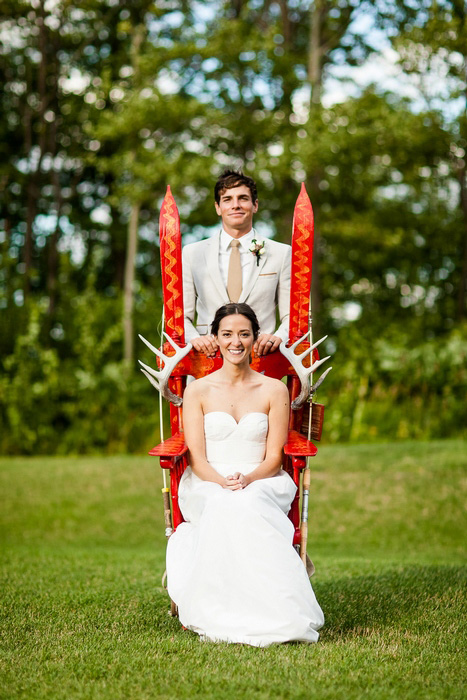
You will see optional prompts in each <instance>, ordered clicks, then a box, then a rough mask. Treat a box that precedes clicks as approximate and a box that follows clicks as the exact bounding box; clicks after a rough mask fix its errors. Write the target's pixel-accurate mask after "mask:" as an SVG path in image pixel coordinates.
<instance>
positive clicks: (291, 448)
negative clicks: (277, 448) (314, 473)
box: [284, 430, 318, 468]
mask: <svg viewBox="0 0 467 700" xmlns="http://www.w3.org/2000/svg"><path fill="white" fill-rule="evenodd" d="M317 452H318V448H317V447H315V445H313V443H312V442H310V441H309V440H307V439H306V437H304V436H303V435H301V434H300V433H299V432H298V431H297V430H289V435H288V438H287V442H286V444H285V445H284V454H285V455H287V457H292V459H293V458H294V457H295V458H296V459H297V458H298V459H297V462H298V461H300V462H303V467H304V466H305V459H303V458H304V457H314V456H315V455H316V454H317ZM300 458H301V459H300ZM294 466H297V467H299V464H298V463H297V464H296V465H294ZM299 468H300V467H299Z"/></svg>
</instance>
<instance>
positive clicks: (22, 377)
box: [0, 0, 467, 451]
mask: <svg viewBox="0 0 467 700" xmlns="http://www.w3.org/2000/svg"><path fill="white" fill-rule="evenodd" d="M466 47H467V27H466V10H465V6H464V4H463V3H461V2H459V1H458V0H440V1H439V2H438V3H433V2H431V0H423V2H420V3H413V2H410V1H409V0H367V1H366V2H363V3H362V2H357V0H314V1H313V2H308V1H307V2H305V1H304V0H303V1H302V0H280V1H277V2H275V1H272V2H271V0H236V1H235V2H222V1H221V0H210V1H209V2H204V3H200V2H197V1H195V0H171V1H170V2H168V1H167V0H156V1H154V0H136V1H135V2H132V3H124V2H122V1H121V0H87V1H86V2H85V3H79V5H76V4H74V3H71V2H69V1H68V0H58V1H57V2H52V1H51V0H17V1H16V2H12V0H3V1H2V2H1V3H0V81H1V85H2V92H1V100H0V110H1V118H0V156H1V157H0V255H1V270H0V314H1V324H2V333H1V334H0V335H1V337H0V349H1V351H2V358H3V359H2V363H3V369H4V378H3V380H2V381H3V383H2V393H1V395H0V405H1V415H2V419H3V422H4V425H5V427H6V428H7V431H6V433H7V435H10V437H9V438H7V439H6V442H5V443H4V445H3V447H4V449H5V450H8V451H21V450H22V449H25V450H26V451H28V450H34V449H38V447H37V446H38V444H39V442H41V440H42V445H43V446H45V445H47V450H50V451H52V450H53V449H54V447H53V445H54V436H55V444H56V445H57V449H61V450H62V451H73V445H74V447H75V449H77V450H81V451H83V450H86V449H98V448H99V449H101V448H102V446H103V445H104V444H106V443H108V444H111V445H113V446H114V447H113V448H112V449H130V448H131V449H133V448H134V447H135V445H134V442H132V440H131V439H129V438H128V439H127V438H126V437H122V438H121V439H120V438H114V437H110V435H111V434H113V435H118V433H119V431H121V432H120V435H124V434H126V435H127V436H128V435H129V434H130V433H131V430H132V428H131V426H132V425H136V424H138V421H139V420H140V419H139V418H137V417H135V416H136V414H135V413H134V409H133V408H132V409H131V410H130V406H133V407H134V403H132V401H133V398H131V397H136V396H137V397H138V400H140V401H141V410H142V411H143V412H145V413H146V414H147V415H150V414H151V412H152V410H153V406H152V402H153V400H154V397H153V396H152V394H150V391H149V389H146V388H145V389H136V388H135V387H139V384H138V382H139V381H140V380H139V379H138V378H137V377H135V376H134V373H132V371H131V369H130V372H128V362H127V364H126V365H125V364H124V363H123V362H122V358H123V335H124V333H123V325H122V323H123V321H125V329H126V330H125V337H126V341H125V348H126V351H125V352H126V357H127V361H128V360H129V359H130V358H131V356H132V353H133V350H132V345H133V340H134V337H135V334H136V332H137V331H138V332H141V331H142V330H143V329H144V331H145V334H146V335H148V336H149V337H152V338H153V339H156V338H155V334H156V327H157V325H158V323H159V317H160V298H161V290H160V271H159V260H158V247H157V217H158V210H159V208H160V204H161V201H162V198H163V195H164V191H165V188H166V185H167V184H169V183H170V184H171V186H172V191H173V192H174V194H175V197H176V200H177V203H178V206H179V210H180V214H181V221H182V231H183V234H184V236H185V240H186V241H191V240H195V239H199V238H201V237H202V236H205V235H207V233H208V232H209V230H210V229H211V227H213V226H214V225H215V224H216V221H217V217H216V215H215V212H214V208H213V206H212V186H213V182H214V180H215V178H216V176H217V175H218V173H219V172H220V171H221V170H222V169H223V168H224V167H225V166H230V165H233V166H235V167H239V168H243V169H244V171H245V172H246V173H248V174H250V175H252V176H253V177H255V179H256V180H257V182H258V190H259V199H260V211H259V216H258V223H259V226H260V230H261V231H266V232H268V233H269V234H272V235H274V236H275V237H276V238H277V239H279V240H282V241H286V242H287V241H289V240H290V230H291V222H292V213H293V206H294V202H295V199H296V197H297V195H298V191H299V185H300V183H301V182H302V181H305V183H306V185H307V189H308V191H309V193H310V196H311V199H312V202H313V206H314V209H315V216H316V247H315V262H314V279H313V285H314V293H313V307H314V313H315V319H314V323H315V330H316V332H317V333H318V332H321V331H322V332H326V333H329V340H328V350H331V351H333V352H335V353H336V361H335V363H334V364H335V369H334V371H333V373H332V374H331V375H330V379H329V380H327V381H326V384H328V389H327V397H328V401H329V403H330V405H331V406H334V409H333V408H331V409H330V411H331V416H330V418H329V420H330V425H332V430H330V433H329V434H332V435H334V439H344V438H350V439H354V438H355V439H356V437H362V436H363V435H364V434H365V427H364V426H365V425H366V423H365V417H364V416H365V413H364V411H363V409H361V406H362V403H361V402H360V404H359V405H360V408H358V406H357V404H358V397H359V396H365V397H367V398H368V397H370V396H371V397H373V398H375V397H376V398H375V400H378V396H379V397H380V398H381V396H382V395H383V394H382V393H381V392H382V390H381V387H383V386H384V387H387V391H388V392H389V394H388V396H390V395H391V394H390V387H395V390H396V391H397V392H399V394H398V395H400V396H402V395H403V385H404V383H405V382H406V380H407V378H406V377H404V378H403V377H402V375H401V374H400V373H397V371H396V368H395V366H394V367H393V369H392V370H390V371H389V373H388V372H387V370H386V369H384V370H383V366H384V367H385V366H386V364H385V357H391V356H397V357H399V358H400V362H401V363H403V362H404V361H405V360H404V358H405V357H407V358H412V359H411V360H410V362H409V366H410V367H415V366H416V365H417V362H419V361H420V359H417V358H420V357H422V356H425V354H426V355H427V357H431V358H432V359H433V358H435V357H436V348H438V347H441V346H443V347H444V346H446V347H449V348H451V347H452V348H457V347H458V345H456V344H455V342H454V341H452V342H451V339H452V338H458V337H463V334H464V333H465V330H464V325H463V323H464V321H465V315H466V290H467V169H466V168H467V166H466V158H465V152H466V149H467V116H466V95H467V48H466ZM378 61H379V65H381V66H383V67H384V66H386V67H388V66H389V68H390V69H391V70H392V71H396V70H397V71H399V73H398V80H399V85H400V88H401V89H400V90H399V89H396V90H394V89H392V86H391V85H390V84H388V83H387V81H386V82H385V80H384V75H382V76H381V81H378V82H377V83H375V84H369V83H368V81H367V84H366V86H365V87H364V88H363V89H357V87H356V86H355V85H353V86H352V75H354V74H353V73H352V72H349V71H350V69H351V68H353V69H358V70H359V71H363V70H365V68H368V67H369V66H371V65H377V62H378ZM331 84H332V85H334V86H335V85H336V84H338V85H339V89H340V91H341V96H340V98H339V99H334V100H332V99H331V98H330V87H329V86H330V85H331ZM124 296H125V303H124ZM92 319H94V321H91V320H92ZM89 324H91V325H89ZM93 324H94V325H93ZM376 338H377V339H378V340H381V343H379V344H378V343H375V342H374V341H375V339H376ZM86 343H87V344H88V346H87V345H86ZM443 344H444V345H443ZM87 348H88V349H87ZM417 353H418V354H417ZM420 353H421V354H420ZM93 354H94V355H95V357H94V359H92V356H93ZM446 357H447V358H451V360H452V363H453V364H452V367H451V370H452V372H454V374H452V373H451V374H450V375H449V376H450V377H451V378H453V377H454V376H455V377H456V381H460V382H461V387H464V388H465V384H462V382H465V377H463V375H455V371H456V370H455V367H457V365H456V362H455V352H452V353H451V352H447V354H446ZM451 360H443V362H445V363H448V364H449V362H450V361H451ZM39 362H40V365H41V367H40V368H39V367H38V366H37V364H38V363H39ZM433 362H434V359H433ZM410 363H412V364H410ZM132 366H133V365H132V364H131V360H130V368H131V367H132ZM433 366H434V365H433ZM451 370H449V371H451ZM411 371H412V370H411ZM362 372H363V374H362ZM333 374H334V377H332V375H333ZM448 374H449V372H448ZM415 376H418V374H417V372H415ZM65 377H66V379H65ZM83 377H87V378H88V379H87V380H86V381H87V382H88V383H87V384H86V381H85V380H84V379H83ZM90 377H91V378H92V379H89V378H90ZM112 377H113V379H112ZM331 377H332V378H331ZM343 377H346V380H345V382H344V384H345V391H344V393H341V392H342V384H343V382H342V378H343ZM117 378H118V379H117ZM122 378H124V379H122ZM88 380H89V381H88ZM83 381H84V382H85V384H86V386H87V387H88V389H86V391H88V390H89V391H88V393H87V394H86V392H84V393H82V394H81V393H80V391H81V389H80V387H82V386H84V385H83V384H82V382H83ZM141 381H142V380H141ZM80 382H81V383H80ZM362 382H363V383H362ZM411 386H412V385H411ZM417 386H418V390H416V389H415V386H414V387H413V392H415V393H417V391H418V393H417V396H418V397H422V396H424V393H423V392H424V391H425V388H423V387H426V382H425V383H424V380H422V379H421V378H419V381H418V384H417ZM32 387H35V388H34V389H33V388H32ZM40 387H42V388H40ZM377 387H379V389H377ZM392 390H393V389H391V391H392ZM67 391H69V393H68V394H67ZM385 391H386V389H385ZM436 391H437V390H436ZM436 391H435V395H437V394H436ZM443 391H444V389H443ZM456 391H457V389H456V390H453V394H452V396H453V398H452V402H453V403H452V406H456V405H457V401H458V394H457V393H456ZM63 392H65V393H63ZM112 392H113V393H112ZM374 392H376V393H375V394H374ZM378 392H379V393H378ZM383 393H384V392H383ZM385 395H386V394H385ZM67 396H68V397H69V400H68V398H67ZM98 396H100V397H101V399H98V398H97V397H98ZM70 397H72V398H70ZM102 397H106V399H105V401H109V402H110V403H111V404H112V406H113V409H115V410H112V411H109V412H108V415H107V419H108V422H107V423H105V421H104V423H105V424H104V423H99V420H100V419H99V420H97V416H98V415H99V414H100V412H101V411H103V410H105V409H104V408H103V407H104V404H105V401H103V400H102ZM52 398H53V400H52ZM373 398H372V400H373ZM365 400H366V399H365ZM387 400H388V401H390V399H387ZM355 401H357V404H355ZM385 401H386V399H385ZM93 402H94V403H93ZM383 403H384V402H383ZM407 405H408V404H407ZM60 406H62V407H66V406H68V408H67V409H66V410H65V408H64V409H63V410H64V411H65V413H66V412H67V411H68V414H67V415H68V418H64V417H63V413H62V409H61V408H60ZM70 406H74V408H75V409H76V413H74V412H73V411H71V413H70V410H69V407H70ZM407 410H409V409H407ZM332 411H334V413H332ZM433 411H434V414H433V415H435V412H436V411H435V409H433ZM125 412H127V413H128V414H129V416H130V417H129V416H126V415H125ZM409 412H410V411H409ZM85 414H87V415H89V416H94V417H95V420H96V421H97V423H96V425H98V426H99V427H98V429H96V431H93V430H91V429H90V428H88V427H85V428H83V426H84V425H85V424H84V423H82V422H81V418H79V417H78V416H82V417H83V420H84V416H85ZM454 414H455V411H454V409H453V410H452V411H451V412H450V413H449V415H450V416H451V417H452V420H451V419H450V423H449V424H450V425H451V428H449V427H446V425H445V424H443V427H442V430H443V431H445V432H446V431H447V432H449V431H451V432H452V431H454V432H456V431H458V430H460V424H459V422H458V421H457V420H455V418H454ZM33 415H36V419H33V417H32V416H33ZM373 415H375V411H373ZM444 415H447V414H444ZM21 416H24V418H21ZM355 418H357V419H358V420H357V421H356V420H355ZM398 420H399V418H397V416H396V417H395V418H393V419H391V420H389V419H388V420H387V421H386V427H384V424H385V421H384V420H383V418H381V420H380V423H381V425H379V427H378V429H377V435H378V436H379V437H381V436H384V435H386V436H387V435H392V434H393V432H394V430H395V432H396V433H397V434H400V436H403V435H404V434H405V433H404V430H402V429H400V430H399V428H397V429H395V428H394V425H395V422H397V421H398ZM407 420H408V423H410V422H411V421H412V420H413V421H414V422H415V424H416V426H415V428H414V433H413V434H417V435H418V434H423V429H422V428H420V430H421V433H420V431H419V428H418V427H417V425H418V426H420V425H422V421H418V423H417V416H416V415H414V416H412V417H411V418H410V420H409V419H407ZM359 421H360V422H359ZM362 421H363V422H362ZM435 422H436V421H435ZM448 422H449V421H448ZM45 425H47V426H48V428H47V429H45V427H44V426H45ZM355 425H359V426H360V427H358V428H355V427H352V426H355ZM27 426H29V428H28V427H27ZM73 426H75V427H73ZM76 426H80V427H76ZM124 426H126V427H124ZM128 426H130V427H128ZM349 426H350V427H349ZM440 429H441V428H440ZM28 430H29V432H28ZM44 430H45V432H44ZM426 430H428V428H426ZM430 430H431V429H430ZM60 431H62V433H63V439H62V438H60V440H57V439H56V437H57V434H58V433H59V432H60ZM112 431H113V433H112ZM125 431H126V432H125ZM417 431H419V432H417ZM97 432H99V433H100V435H101V438H98V437H97ZM406 432H407V431H406ZM435 432H436V430H435ZM26 433H27V434H28V435H29V437H27V435H26ZM46 433H47V435H48V437H47V438H46V437H45V434H46ZM409 433H410V434H412V432H410V430H409ZM78 434H79V435H80V439H81V438H82V439H84V443H85V444H84V443H81V442H80V441H79V440H77V437H76V436H77V435H78ZM138 434H139V433H138ZM71 435H73V438H71V437H70V436H71ZM83 436H86V437H85V438H84V437H83ZM100 440H101V441H100ZM59 445H60V446H61V447H58V446H59Z"/></svg>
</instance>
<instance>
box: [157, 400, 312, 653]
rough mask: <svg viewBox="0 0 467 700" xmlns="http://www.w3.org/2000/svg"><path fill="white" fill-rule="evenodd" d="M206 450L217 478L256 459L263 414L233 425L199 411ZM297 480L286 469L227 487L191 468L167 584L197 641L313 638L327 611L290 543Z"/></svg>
mask: <svg viewBox="0 0 467 700" xmlns="http://www.w3.org/2000/svg"><path fill="white" fill-rule="evenodd" d="M204 430H205V437H206V456H207V460H208V461H209V463H210V464H211V465H212V466H213V467H214V468H215V469H216V470H217V471H218V472H219V473H220V474H222V475H223V476H227V475H229V474H232V473H234V472H236V471H239V472H242V473H243V474H246V473H248V472H250V471H252V470H253V469H255V467H257V466H258V464H259V463H260V462H261V461H262V460H263V458H264V454H265V449H266V436H267V432H268V416H267V415H266V414H265V413H247V414H246V415H244V416H243V417H242V418H241V420H240V421H239V422H238V423H237V422H236V420H235V418H233V416H231V415H230V414H229V413H225V412H224V411H214V412H211V413H207V414H206V415H205V417H204ZM295 491H296V486H295V484H294V482H293V480H292V479H291V478H290V476H289V475H288V474H286V472H284V471H281V472H279V474H277V476H274V477H271V478H268V479H261V480H258V481H253V482H252V483H251V484H250V485H249V486H247V487H246V488H245V489H242V490H239V491H230V490H228V489H224V488H222V487H221V486H220V485H219V484H215V483H213V482H210V481H202V480H201V479H199V478H198V477H197V476H196V475H195V474H193V472H192V471H191V469H190V467H188V468H187V469H186V471H185V473H184V475H183V477H182V479H181V481H180V489H179V503H180V507H181V511H182V513H183V516H184V518H185V520H186V522H184V523H182V524H181V525H179V526H178V528H177V530H176V531H175V533H174V534H173V535H172V537H171V538H170V539H169V542H168V548H167V581H168V591H169V595H170V597H171V598H172V600H173V601H174V602H175V603H176V604H177V605H178V610H179V617H180V622H181V623H182V625H184V626H185V627H187V628H188V629H190V630H193V631H194V632H197V633H198V634H199V635H200V637H201V638H202V639H209V640H212V641H225V642H233V643H243V644H250V645H252V646H258V647H263V646H268V645H269V644H273V643H274V642H288V641H294V640H295V641H304V642H316V641H317V639H318V637H319V635H318V632H317V630H319V629H320V627H322V625H323V624H324V616H323V613H322V611H321V608H320V607H319V605H318V602H317V600H316V598H315V595H314V592H313V589H312V587H311V584H310V581H309V579H308V576H307V573H306V570H305V567H304V565H303V563H302V561H301V559H300V557H299V556H298V554H297V552H296V550H295V549H294V548H293V546H292V538H293V530H294V529H293V525H292V523H291V521H290V520H289V518H288V517H287V513H288V511H289V509H290V505H291V503H292V500H293V497H294V495H295Z"/></svg>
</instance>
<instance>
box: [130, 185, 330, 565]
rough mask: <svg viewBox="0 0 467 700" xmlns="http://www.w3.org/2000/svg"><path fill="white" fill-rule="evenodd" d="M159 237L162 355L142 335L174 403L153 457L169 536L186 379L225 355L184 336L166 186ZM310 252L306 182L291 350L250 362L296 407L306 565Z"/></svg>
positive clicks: (295, 465)
mask: <svg viewBox="0 0 467 700" xmlns="http://www.w3.org/2000/svg"><path fill="white" fill-rule="evenodd" d="M160 241H161V245H160V249H161V267H162V284H163V297H164V315H165V327H166V337H167V339H168V342H166V343H165V344H164V346H163V348H162V353H161V352H160V351H159V350H157V349H156V348H154V347H153V346H151V345H150V344H149V343H148V342H147V341H145V340H144V338H142V340H143V341H144V342H146V344H147V345H148V346H149V347H151V349H152V350H153V352H155V353H156V355H158V370H156V371H154V370H152V369H151V368H150V367H148V366H147V365H144V364H143V363H141V365H142V369H143V372H144V374H145V375H146V376H147V377H148V379H149V380H150V381H151V383H152V384H153V385H154V386H156V387H157V388H158V389H159V391H161V393H162V395H163V396H165V398H167V399H168V400H169V401H170V402H171V403H170V426H171V436H170V437H169V438H168V439H167V440H164V441H163V442H162V443H161V444H159V445H157V446H156V447H154V448H153V449H152V450H151V451H150V452H149V454H150V455H153V456H156V457H159V459H160V465H161V467H162V469H167V470H169V473H170V496H171V498H170V499H169V489H168V488H165V489H163V491H164V504H165V505H164V508H165V518H166V533H167V535H168V536H169V535H170V534H171V532H173V530H175V529H176V528H177V527H178V525H179V524H180V523H181V522H183V516H182V513H181V511H180V508H179V504H178V485H179V483H180V479H181V476H182V474H183V472H184V471H185V469H186V467H187V465H188V448H187V446H186V444H185V440H184V435H183V403H182V399H183V391H184V389H185V386H186V378H187V376H189V375H191V376H194V377H195V378H199V377H203V376H205V375H206V374H209V373H210V372H213V371H214V370H216V369H219V368H220V366H221V363H222V359H221V356H220V353H218V355H217V356H216V357H214V358H208V357H206V356H205V355H203V354H202V353H199V352H197V351H196V350H194V349H192V348H191V345H190V344H188V345H186V344H185V341H184V327H183V318H184V315H183V287H182V262H181V236H180V225H179V217H178V211H177V207H176V204H175V200H174V198H173V196H172V194H171V192H170V187H168V188H167V194H166V196H165V199H164V203H163V206H162V210H161V215H160ZM312 255H313V210H312V207H311V203H310V200H309V198H308V195H307V193H306V190H305V187H304V185H302V189H301V192H300V195H299V197H298V199H297V203H296V206H295V212H294V224H293V234H292V262H291V265H292V268H291V298H290V330H289V343H288V346H289V347H288V348H286V347H284V344H283V345H281V348H280V352H279V351H278V352H275V353H273V354H271V355H267V356H265V357H254V356H253V361H252V364H251V366H252V368H253V369H255V370H257V371H259V372H264V373H265V374H266V375H268V376H270V377H275V378H277V379H282V378H284V377H286V378H287V386H288V389H289V394H290V400H291V406H292V410H291V411H290V419H289V433H288V440H287V443H286V445H285V446H284V457H283V464H282V468H283V469H284V470H285V471H287V472H288V473H289V474H290V476H291V477H292V478H293V480H294V482H295V484H296V485H297V487H298V488H297V495H296V497H295V499H294V501H293V503H292V507H291V510H290V513H289V517H290V520H291V521H292V523H293V525H294V528H295V534H294V540H293V543H294V545H295V546H296V547H297V549H298V550H299V551H300V555H301V557H302V559H303V561H304V563H306V538H307V523H306V519H307V518H306V513H307V506H308V503H307V501H308V487H309V470H308V469H306V468H307V459H308V457H314V456H315V455H316V453H317V451H318V450H317V448H316V446H315V445H314V444H313V443H312V442H311V441H310V440H309V439H308V437H306V436H305V435H304V434H303V432H307V427H308V419H307V415H308V413H309V407H310V403H309V400H310V398H311V395H312V393H313V389H314V388H311V387H310V383H309V377H310V376H311V374H312V372H313V371H314V370H315V369H317V367H318V366H319V365H320V364H322V363H323V362H324V361H325V360H326V359H328V358H324V359H323V360H319V356H318V352H317V350H316V349H315V348H316V345H318V344H319V342H321V341H318V343H315V346H314V347H313V348H311V349H310V342H309V340H308V339H307V338H308V337H309V336H307V334H308V332H309V324H310V323H311V316H310V315H309V309H310V286H311V272H312ZM323 340H324V339H323ZM312 354H313V363H312V366H310V355H312ZM164 356H165V357H164ZM162 365H163V366H162ZM330 369H331V368H329V369H328V370H327V371H326V372H325V373H323V375H322V376H321V378H320V380H319V381H318V383H321V381H322V380H323V379H324V376H325V375H326V374H327V372H329V370H330ZM318 383H317V384H318ZM316 386H317V385H315V387H316ZM312 406H313V409H312V420H311V421H310V425H311V437H313V438H314V439H316V440H319V439H320V437H321V430H322V423H323V407H322V406H321V405H318V404H312ZM304 425H305V428H304V427H303V426H304ZM304 472H307V473H308V478H302V474H303V473H304ZM300 499H302V502H303V503H302V505H304V506H305V508H303V507H302V522H301V518H300ZM170 501H171V504H170Z"/></svg>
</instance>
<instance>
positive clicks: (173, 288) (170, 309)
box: [161, 196, 183, 336]
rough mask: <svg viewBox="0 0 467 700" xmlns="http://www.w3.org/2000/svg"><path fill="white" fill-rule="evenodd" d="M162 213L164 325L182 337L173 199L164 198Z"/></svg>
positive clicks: (181, 310)
mask: <svg viewBox="0 0 467 700" xmlns="http://www.w3.org/2000/svg"><path fill="white" fill-rule="evenodd" d="M164 205H165V206H164V208H163V212H161V215H162V220H163V226H162V231H163V239H164V242H165V244H166V245H165V246H164V248H163V257H164V265H163V276H164V289H165V306H166V311H167V313H166V324H167V328H168V329H170V330H172V331H173V334H175V335H179V336H180V335H183V326H181V325H180V323H179V320H180V318H181V317H182V316H183V307H182V306H181V305H180V304H178V303H177V302H178V300H179V298H180V297H181V298H182V299H183V296H182V290H181V288H180V287H181V284H182V280H181V279H180V280H179V279H178V277H177V274H176V270H175V269H174V268H176V266H177V244H178V241H179V227H178V220H177V219H178V217H177V216H176V213H175V212H174V209H175V201H174V199H173V197H168V196H166V197H165V200H164Z"/></svg>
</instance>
